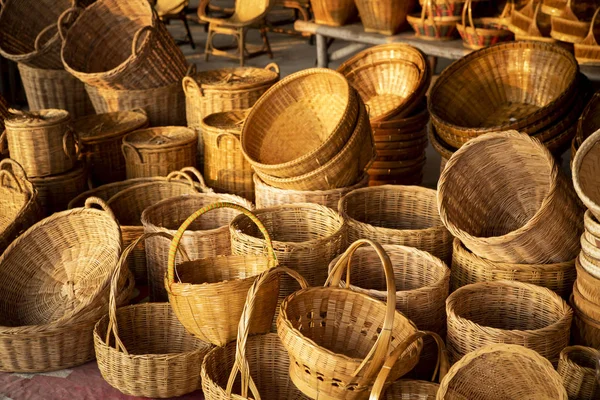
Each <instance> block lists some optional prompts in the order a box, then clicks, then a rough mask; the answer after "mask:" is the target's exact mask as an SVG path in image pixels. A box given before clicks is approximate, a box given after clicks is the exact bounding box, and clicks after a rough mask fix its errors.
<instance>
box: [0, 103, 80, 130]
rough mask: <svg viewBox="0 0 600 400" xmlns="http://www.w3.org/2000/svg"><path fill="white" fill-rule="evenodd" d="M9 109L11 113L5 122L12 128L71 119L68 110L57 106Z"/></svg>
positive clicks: (40, 125) (56, 122)
mask: <svg viewBox="0 0 600 400" xmlns="http://www.w3.org/2000/svg"><path fill="white" fill-rule="evenodd" d="M9 111H10V115H9V116H8V117H7V118H6V119H5V120H4V124H5V125H6V126H7V127H10V128H39V127H44V126H49V125H55V124H59V123H61V122H67V121H69V120H70V119H71V116H70V114H69V112H68V111H66V110H59V109H55V108H49V109H46V110H39V111H17V110H9Z"/></svg>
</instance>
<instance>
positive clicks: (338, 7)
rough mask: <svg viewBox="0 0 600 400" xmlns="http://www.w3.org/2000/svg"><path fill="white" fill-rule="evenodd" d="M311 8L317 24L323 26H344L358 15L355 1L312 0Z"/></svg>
mask: <svg viewBox="0 0 600 400" xmlns="http://www.w3.org/2000/svg"><path fill="white" fill-rule="evenodd" d="M310 7H311V11H312V13H313V15H314V16H315V22H316V23H317V24H321V25H329V26H343V25H346V23H348V22H350V21H352V20H353V19H355V18H356V16H357V14H358V10H357V9H356V5H355V4H354V1H353V0H310Z"/></svg>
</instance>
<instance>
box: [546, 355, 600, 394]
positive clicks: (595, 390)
mask: <svg viewBox="0 0 600 400" xmlns="http://www.w3.org/2000/svg"><path fill="white" fill-rule="evenodd" d="M599 359H600V352H599V351H598V350H596V349H593V348H591V347H584V346H569V347H565V348H564V349H563V351H561V352H560V359H559V360H558V368H557V371H558V374H559V375H560V377H561V378H562V382H563V385H564V386H565V388H566V389H567V394H568V395H569V398H572V399H581V400H593V399H597V398H598V396H599V395H600V387H599V386H598V382H597V381H596V365H597V364H598V360H599Z"/></svg>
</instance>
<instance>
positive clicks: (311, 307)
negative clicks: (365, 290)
mask: <svg viewBox="0 0 600 400" xmlns="http://www.w3.org/2000/svg"><path fill="white" fill-rule="evenodd" d="M363 244H369V245H370V246H373V247H374V248H375V249H376V250H377V254H378V255H379V257H380V259H381V262H382V263H383V268H384V270H385V273H386V281H387V304H385V303H382V302H380V301H379V300H375V299H374V298H372V297H370V296H367V295H365V294H362V293H357V292H354V291H351V290H349V289H344V288H340V287H338V286H339V284H340V281H341V278H342V274H343V272H344V270H345V269H346V267H347V268H348V272H347V275H348V274H350V267H351V264H350V263H348V260H349V259H350V258H351V257H352V255H353V253H354V252H355V250H356V249H357V248H358V247H360V246H361V245H363ZM346 282H347V283H348V284H350V283H351V282H350V280H349V279H348V277H346ZM333 328H335V329H333ZM277 333H278V335H279V338H280V339H281V341H282V343H283V345H284V347H285V348H286V349H287V351H288V353H289V355H290V365H291V366H290V376H291V378H292V382H294V384H295V385H296V387H297V388H298V389H300V390H301V391H302V392H303V393H304V394H306V395H307V396H309V397H310V398H312V399H317V398H323V397H324V398H345V399H348V400H350V399H367V398H368V396H369V392H370V391H371V386H372V385H373V383H374V382H375V379H376V377H377V374H378V373H379V371H380V370H381V368H382V367H383V365H384V363H385V361H386V358H387V356H388V355H389V354H390V353H392V352H393V351H394V350H395V349H397V348H400V347H402V348H403V354H402V356H401V357H400V358H399V359H398V360H397V361H396V362H395V363H394V365H392V366H390V367H389V368H390V370H391V371H390V372H389V376H388V378H387V379H386V382H393V381H395V380H397V379H398V378H400V377H401V376H403V375H405V374H406V373H407V372H409V371H410V370H411V369H413V367H414V366H415V365H416V364H417V362H418V359H419V354H420V352H421V349H422V346H423V341H422V339H421V332H419V331H418V330H417V327H416V326H415V325H414V323H412V321H410V320H409V319H408V318H406V317H405V316H404V315H402V314H401V313H400V312H398V311H396V291H395V282H394V273H393V270H392V265H391V262H390V259H389V257H388V256H387V254H386V253H385V250H383V248H382V247H381V245H379V244H377V243H376V242H373V241H370V240H366V239H361V240H358V241H356V242H354V243H353V244H352V245H350V247H349V248H348V250H346V252H345V253H344V256H343V257H342V258H341V259H340V260H339V261H338V264H337V265H336V266H335V267H334V268H333V270H332V272H331V273H330V274H329V277H328V279H327V282H326V283H325V286H322V287H311V288H308V289H302V290H300V291H297V292H295V293H293V294H292V295H290V296H289V297H288V298H286V299H285V300H284V301H283V303H282V304H281V310H280V312H279V317H278V318H277ZM350 343H351V344H350ZM404 350H405V351H404Z"/></svg>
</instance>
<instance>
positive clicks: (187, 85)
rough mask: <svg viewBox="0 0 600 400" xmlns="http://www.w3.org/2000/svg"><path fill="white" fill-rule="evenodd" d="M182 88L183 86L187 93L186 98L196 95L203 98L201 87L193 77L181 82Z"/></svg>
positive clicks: (185, 78) (186, 77) (187, 77)
mask: <svg viewBox="0 0 600 400" xmlns="http://www.w3.org/2000/svg"><path fill="white" fill-rule="evenodd" d="M181 86H183V91H184V92H185V95H186V96H193V95H195V94H198V96H200V97H202V96H203V93H202V90H201V89H200V85H198V82H196V80H195V79H194V78H192V77H191V76H185V77H184V78H183V79H182V80H181Z"/></svg>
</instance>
